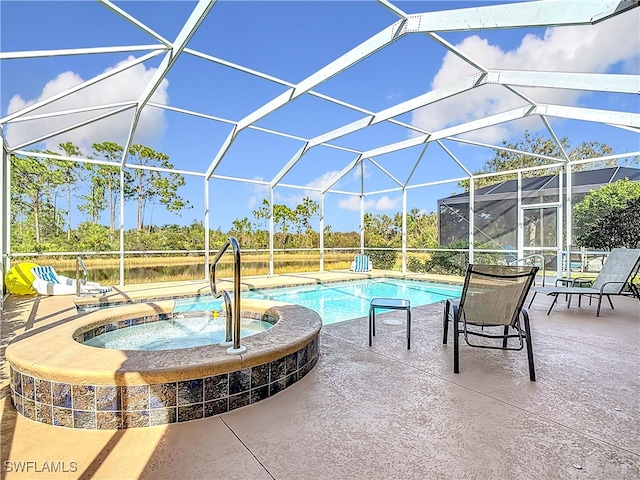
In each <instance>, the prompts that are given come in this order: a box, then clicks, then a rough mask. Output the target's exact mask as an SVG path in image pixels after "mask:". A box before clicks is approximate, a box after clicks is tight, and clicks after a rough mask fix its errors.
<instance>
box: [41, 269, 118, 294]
mask: <svg viewBox="0 0 640 480" xmlns="http://www.w3.org/2000/svg"><path fill="white" fill-rule="evenodd" d="M31 273H33V275H34V277H35V279H34V280H33V284H32V285H33V289H34V290H35V291H36V293H38V294H40V295H74V294H75V293H76V292H77V289H76V280H75V279H73V278H69V277H65V276H64V275H58V273H57V272H56V270H55V269H54V268H53V267H52V266H51V265H45V266H37V267H33V268H32V269H31ZM110 291H111V287H103V286H102V285H100V284H99V283H98V282H88V281H86V280H84V279H81V280H80V293H81V294H92V293H106V292H110Z"/></svg>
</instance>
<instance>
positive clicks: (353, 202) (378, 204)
mask: <svg viewBox="0 0 640 480" xmlns="http://www.w3.org/2000/svg"><path fill="white" fill-rule="evenodd" d="M401 201H402V199H401V197H398V198H389V197H388V196H387V195H383V196H382V197H380V198H379V199H378V200H373V199H367V197H365V201H364V210H365V212H367V211H368V212H372V211H389V210H397V209H398V206H399V205H400V202H401ZM338 207H339V208H342V209H343V210H352V211H360V197H359V196H358V195H349V196H348V197H347V198H345V199H342V200H340V201H338Z"/></svg>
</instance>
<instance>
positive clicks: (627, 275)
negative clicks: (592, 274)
mask: <svg viewBox="0 0 640 480" xmlns="http://www.w3.org/2000/svg"><path fill="white" fill-rule="evenodd" d="M639 270H640V249H631V248H628V249H627V248H614V249H613V250H611V253H609V256H608V257H607V260H606V261H605V262H604V265H603V267H602V270H600V273H599V274H598V276H597V277H596V279H595V280H594V282H593V284H592V285H591V286H590V287H579V286H576V280H579V279H560V280H561V281H563V282H570V283H569V285H568V286H559V285H557V284H558V281H556V286H554V287H533V288H532V289H531V291H532V292H533V296H532V297H531V301H530V302H529V307H531V305H532V304H533V300H534V299H535V298H536V295H537V294H538V293H544V294H546V295H550V296H553V297H554V298H553V302H552V303H551V306H550V307H549V311H548V312H547V315H549V314H550V313H551V310H552V309H553V307H554V305H555V304H556V302H557V301H558V296H559V295H567V296H568V300H567V308H569V307H571V296H572V295H578V306H581V301H580V300H581V298H582V295H589V296H597V297H598V307H597V308H596V317H599V316H600V306H601V304H602V297H607V300H609V305H610V306H611V309H613V302H612V301H611V296H613V295H619V296H631V297H636V298H638V300H640V291H638V287H637V286H636V285H635V284H634V283H633V280H634V278H635V277H636V276H637V275H638V273H639V272H638V271H639ZM589 303H591V302H589Z"/></svg>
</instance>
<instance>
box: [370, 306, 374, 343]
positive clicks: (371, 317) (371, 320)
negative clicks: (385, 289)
mask: <svg viewBox="0 0 640 480" xmlns="http://www.w3.org/2000/svg"><path fill="white" fill-rule="evenodd" d="M372 310H373V309H372V308H369V346H371V338H372V337H373V335H375V332H374V327H373V321H374V320H373V318H374V317H373V313H372Z"/></svg>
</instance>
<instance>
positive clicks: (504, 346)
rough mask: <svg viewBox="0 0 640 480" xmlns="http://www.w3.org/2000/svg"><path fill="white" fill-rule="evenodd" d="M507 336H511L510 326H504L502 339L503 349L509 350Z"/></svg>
mask: <svg viewBox="0 0 640 480" xmlns="http://www.w3.org/2000/svg"><path fill="white" fill-rule="evenodd" d="M507 335H509V325H505V326H504V338H503V339H502V348H507V340H508V338H507Z"/></svg>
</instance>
